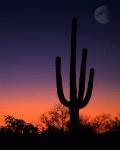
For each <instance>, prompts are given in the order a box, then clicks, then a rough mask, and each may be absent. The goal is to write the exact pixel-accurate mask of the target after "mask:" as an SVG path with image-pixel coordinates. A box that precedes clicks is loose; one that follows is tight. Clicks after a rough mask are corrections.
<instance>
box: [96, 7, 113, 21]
mask: <svg viewBox="0 0 120 150" xmlns="http://www.w3.org/2000/svg"><path fill="white" fill-rule="evenodd" d="M94 17H95V19H96V21H97V22H98V23H101V24H107V23H109V22H110V11H109V9H108V7H107V6H105V5H102V6H99V7H98V8H97V9H96V10H95V13H94Z"/></svg>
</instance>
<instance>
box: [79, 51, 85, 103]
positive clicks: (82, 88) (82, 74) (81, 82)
mask: <svg viewBox="0 0 120 150" xmlns="http://www.w3.org/2000/svg"><path fill="white" fill-rule="evenodd" d="M86 60H87V49H86V48H84V49H83V51H82V61H81V67H80V78H79V92H78V100H83V97H84V92H85V77H86Z"/></svg>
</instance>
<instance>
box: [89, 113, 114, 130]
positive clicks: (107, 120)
mask: <svg viewBox="0 0 120 150" xmlns="http://www.w3.org/2000/svg"><path fill="white" fill-rule="evenodd" d="M112 121H113V120H112V119H111V116H110V114H103V115H98V116H96V117H95V118H94V119H93V120H92V126H93V128H94V130H95V131H96V132H97V133H105V132H107V131H109V130H110V128H111V127H112Z"/></svg>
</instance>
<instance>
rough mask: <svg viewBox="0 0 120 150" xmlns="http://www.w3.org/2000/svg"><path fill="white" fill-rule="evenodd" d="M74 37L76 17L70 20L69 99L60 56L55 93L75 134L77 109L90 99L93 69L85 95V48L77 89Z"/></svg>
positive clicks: (57, 60) (77, 124) (77, 126)
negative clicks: (64, 87) (65, 94)
mask: <svg viewBox="0 0 120 150" xmlns="http://www.w3.org/2000/svg"><path fill="white" fill-rule="evenodd" d="M76 37H77V19H76V18H73V20H72V36H71V57H70V100H67V99H66V98H65V96H64V92H63V87H62V75H61V58H60V57H56V84H57V94H58V97H59V100H60V102H61V103H62V104H63V105H64V106H66V107H68V108H69V113H70V133H71V135H77V134H78V133H79V109H82V108H84V107H85V106H86V105H87V104H88V102H89V101H90V98H91V95H92V89H93V80H94V69H90V75H89V81H88V87H87V91H86V95H85V78H86V60H87V49H86V48H84V49H83V52H82V62H81V67H80V78H79V89H78V93H77V87H76Z"/></svg>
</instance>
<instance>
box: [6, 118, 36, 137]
mask: <svg viewBox="0 0 120 150" xmlns="http://www.w3.org/2000/svg"><path fill="white" fill-rule="evenodd" d="M5 124H6V129H7V131H12V132H13V133H15V134H17V135H32V136H34V135H37V134H38V133H39V131H38V128H37V127H35V126H34V125H32V124H30V123H26V122H25V121H24V120H22V119H16V118H14V117H13V116H10V115H8V116H5Z"/></svg>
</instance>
